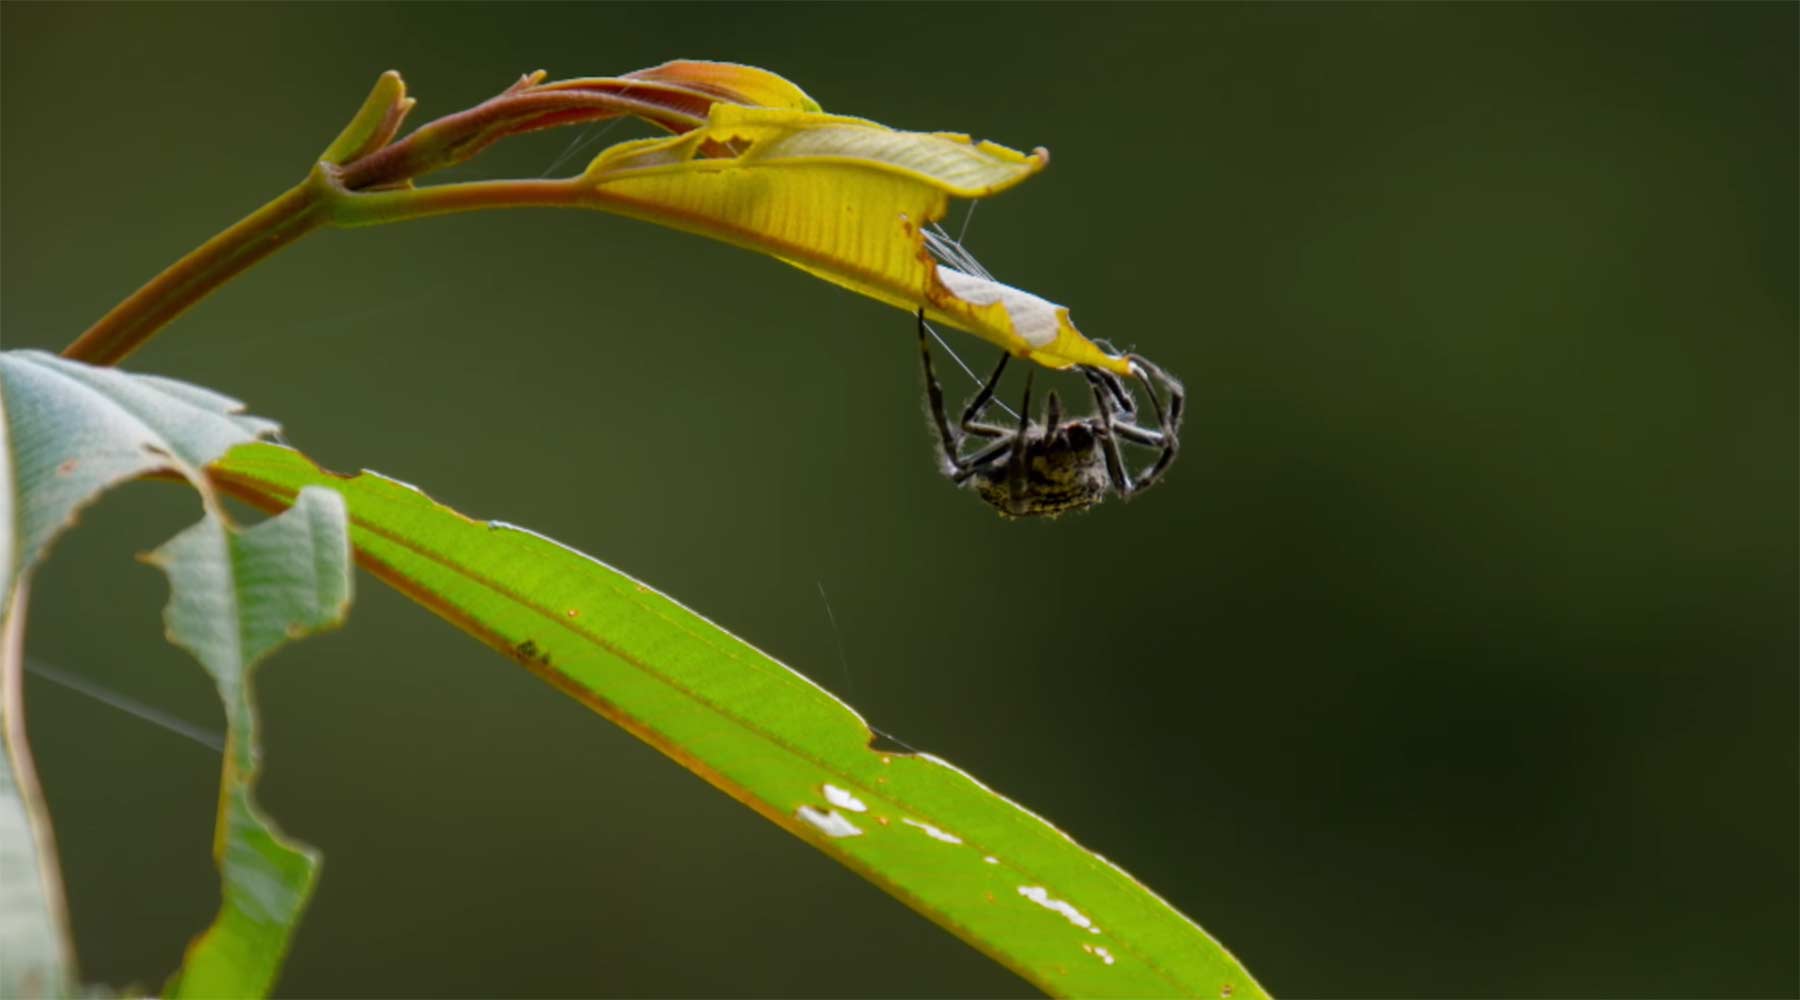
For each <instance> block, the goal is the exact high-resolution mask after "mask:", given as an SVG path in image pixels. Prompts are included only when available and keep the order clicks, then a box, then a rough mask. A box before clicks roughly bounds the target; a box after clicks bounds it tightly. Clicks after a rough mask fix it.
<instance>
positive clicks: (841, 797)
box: [823, 785, 869, 812]
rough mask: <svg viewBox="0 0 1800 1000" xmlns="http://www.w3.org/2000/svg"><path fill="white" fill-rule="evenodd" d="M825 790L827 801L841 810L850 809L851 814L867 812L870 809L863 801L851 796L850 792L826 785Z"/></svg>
mask: <svg viewBox="0 0 1800 1000" xmlns="http://www.w3.org/2000/svg"><path fill="white" fill-rule="evenodd" d="M823 790H824V792H825V801H827V802H829V803H831V804H832V805H834V806H837V807H838V808H839V809H848V810H850V811H851V812H867V811H868V809H869V807H868V806H866V805H863V802H862V800H861V799H859V798H857V797H856V796H854V795H851V794H850V793H849V792H846V791H844V790H843V789H842V788H839V787H838V786H836V785H826V786H825V787H824V789H823Z"/></svg>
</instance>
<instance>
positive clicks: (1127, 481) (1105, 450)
mask: <svg viewBox="0 0 1800 1000" xmlns="http://www.w3.org/2000/svg"><path fill="white" fill-rule="evenodd" d="M1088 383H1089V388H1091V389H1093V390H1094V406H1095V407H1096V408H1097V409H1098V410H1099V411H1100V417H1099V420H1100V426H1099V429H1098V430H1099V433H1098V434H1097V435H1096V436H1097V437H1098V438H1099V439H1100V454H1102V455H1104V456H1105V457H1106V477H1107V478H1108V479H1110V480H1112V486H1113V489H1114V490H1116V491H1118V494H1119V496H1120V497H1122V498H1124V499H1126V500H1129V499H1131V494H1132V493H1134V492H1136V487H1134V486H1133V485H1132V483H1131V473H1129V472H1126V471H1125V456H1124V455H1122V454H1120V452H1119V439H1118V438H1117V437H1115V436H1114V432H1115V431H1118V430H1121V429H1123V428H1125V427H1126V426H1129V425H1127V424H1120V423H1115V422H1114V420H1113V418H1114V416H1115V414H1114V413H1113V408H1112V401H1111V400H1109V399H1107V398H1106V393H1105V392H1102V391H1101V383H1100V382H1099V380H1097V379H1089V380H1088ZM1132 429H1133V430H1135V429H1136V428H1135V427H1133V428H1132Z"/></svg>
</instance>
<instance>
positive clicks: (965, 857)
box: [210, 444, 1262, 998]
mask: <svg viewBox="0 0 1800 1000" xmlns="http://www.w3.org/2000/svg"><path fill="white" fill-rule="evenodd" d="M210 471H211V473H212V475H213V479H214V482H215V483H216V484H217V485H218V486H219V487H220V488H221V489H222V490H224V491H226V492H228V493H231V494H232V495H235V496H238V497H240V498H243V499H245V500H247V501H249V502H251V503H254V504H258V505H260V506H263V507H265V508H269V509H279V508H281V507H284V506H286V505H288V504H289V503H291V502H292V501H293V498H294V497H295V496H296V495H298V494H299V492H300V491H301V490H302V489H305V488H307V487H311V486H328V487H330V488H332V489H335V490H337V491H338V492H339V493H341V494H342V495H343V497H344V499H345V501H346V502H347V504H348V506H349V510H350V520H351V539H352V542H353V543H354V544H355V546H356V550H357V556H358V560H359V561H360V562H361V564H362V565H363V566H364V567H365V568H367V569H369V570H370V571H371V572H373V573H375V575H377V576H378V577H380V578H381V579H383V580H384V581H386V582H387V583H389V584H391V585H392V586H394V587H396V588H397V589H399V590H401V591H402V592H403V593H405V594H407V595H408V596H410V597H412V598H413V599H414V600H416V601H418V602H419V603H421V604H423V605H425V606H426V607H427V608H429V609H430V610H431V611H433V612H434V613H436V614H438V615H440V616H442V617H443V618H445V619H447V620H449V621H450V622H452V623H453V624H455V625H457V626H458V627H460V628H462V629H464V630H465V631H467V632H469V633H470V634H472V635H474V636H475V637H477V638H479V639H481V640H482V641H483V642H486V643H487V644H489V645H490V646H493V647H494V648H495V649H498V650H500V651H502V652H504V653H505V654H507V655H508V656H510V657H512V658H513V659H514V660H516V661H518V662H519V663H520V664H522V665H523V666H525V667H526V668H528V669H530V670H531V671H533V672H534V673H536V674H538V675H539V676H541V677H543V678H544V679H545V680H547V681H549V682H550V683H551V684H553V685H555V686H556V687H557V688H559V689H560V690H562V691H563V692H564V693H566V694H568V695H570V696H571V697H573V698H576V699H577V700H579V701H581V702H582V703H584V704H586V705H588V706H589V707H591V708H592V709H594V710H595V711H596V712H599V713H600V714H602V715H604V716H606V717H607V718H609V719H611V720H613V721H614V722H616V723H618V724H619V725H622V726H624V727H625V728H626V729H628V730H630V731H631V732H632V733H633V734H635V735H637V736H638V737H639V738H640V739H643V740H645V741H646V742H648V743H650V744H651V745H652V746H655V747H656V748H657V749H659V750H661V751H663V752H664V753H665V754H668V755H669V756H670V757H672V758H674V759H675V760H676V761H677V762H679V763H680V764H682V765H683V766H684V767H687V768H688V769H690V770H692V771H694V772H695V773H696V774H698V775H700V776H701V777H702V778H704V779H706V780H707V781H709V782H711V783H712V784H713V785H715V786H717V787H718V788H719V789H720V790H722V791H724V792H725V793H726V794H728V795H730V796H732V797H733V798H735V799H737V800H738V801H740V802H742V803H744V804H745V805H747V806H749V807H750V808H752V809H754V810H756V811H757V812H758V813H760V814H762V815H763V816H764V817H766V818H767V819H769V820H770V821H772V822H774V823H776V824H777V825H779V826H781V827H783V828H784V829H786V830H788V831H789V832H791V833H793V834H794V835H795V836H798V837H800V838H802V839H804V840H806V841H807V842H809V843H811V844H813V845H814V846H816V847H817V848H818V849H820V850H821V851H824V852H825V853H826V854H828V855H830V856H831V857H833V858H834V859H836V860H837V861H839V862H840V863H842V864H844V865H847V866H849V867H850V868H851V869H853V870H855V871H856V872H858V873H860V874H862V875H863V876H864V877H866V878H868V879H869V880H870V881H872V882H874V883H875V884H876V885H878V886H880V887H881V888H883V889H885V890H886V891H888V892H889V893H892V894H893V895H894V896H896V897H897V898H899V899H900V900H901V901H903V902H905V903H906V904H907V905H909V906H911V907H913V908H914V909H915V910H918V911H919V912H920V913H922V914H924V915H925V916H927V917H929V918H930V919H932V920H934V921H936V922H937V923H939V924H941V925H942V926H944V927H945V928H946V929H948V930H950V931H951V932H952V933H954V934H956V935H958V936H959V937H961V938H963V939H964V940H966V941H968V942H969V943H970V944H972V945H974V946H975V947H976V948H979V949H981V950H982V951H983V952H986V953H987V954H988V955H990V956H992V957H993V958H994V959H995V960H997V961H999V962H1001V963H1003V964H1005V965H1006V966H1008V967H1009V968H1011V969H1013V970H1014V971H1016V972H1018V973H1019V974H1020V975H1022V976H1024V977H1025V978H1026V979H1028V980H1030V981H1031V982H1033V983H1035V984H1037V985H1038V986H1040V987H1041V988H1043V989H1045V990H1047V991H1049V992H1050V993H1053V994H1060V995H1071V996H1139V997H1142V996H1173V995H1183V996H1206V997H1219V996H1221V995H1229V996H1232V997H1238V998H1241V997H1252V996H1259V995H1262V990H1261V987H1260V986H1259V985H1258V984H1257V983H1256V981H1255V980H1254V979H1252V978H1251V977H1250V975H1249V973H1248V972H1247V971H1245V969H1244V968H1243V966H1241V965H1240V964H1239V963H1238V962H1237V960H1236V959H1235V958H1233V957H1232V956H1231V955H1230V953H1228V952H1227V951H1225V949H1224V948H1223V947H1221V946H1220V945H1219V944H1218V942H1216V941H1214V940H1213V939H1212V938H1211V937H1210V936H1208V935H1207V934H1206V933H1205V932H1204V931H1202V930H1201V929H1200V928H1199V927H1198V926H1196V925H1195V924H1194V923H1193V922H1192V921H1190V920H1189V919H1188V918H1186V917H1185V916H1183V915H1182V914H1180V913H1179V912H1177V911H1176V910H1175V909H1174V908H1172V907H1171V906H1169V905H1168V904H1167V903H1166V902H1164V901H1163V900H1162V899H1161V898H1159V897H1158V896H1156V895H1155V894H1154V893H1152V892H1151V891H1150V890H1148V889H1147V888H1145V887H1144V886H1143V885H1141V884H1139V883H1138V882H1137V881H1135V880H1134V879H1132V878H1131V876H1129V875H1127V874H1126V873H1125V872H1123V871H1122V870H1120V869H1119V868H1117V867H1116V866H1114V865H1112V864H1111V863H1110V862H1108V861H1106V860H1105V859H1104V858H1101V857H1099V856H1097V855H1095V854H1093V853H1091V852H1089V851H1087V850H1084V849H1083V848H1082V847H1080V846H1079V845H1078V844H1076V843H1075V842H1074V841H1072V840H1070V839H1069V838H1068V836H1067V835H1065V834H1063V833H1062V832H1061V831H1059V830H1057V829H1056V828H1055V827H1053V826H1051V825H1050V824H1049V823H1047V822H1045V821H1044V820H1042V819H1040V818H1039V817H1037V816H1035V815H1033V814H1031V813H1030V812H1027V811H1026V810H1025V809H1023V808H1021V807H1020V806H1018V805H1017V804H1015V803H1013V802H1011V801H1009V800H1007V799H1006V798H1004V797H1002V796H1001V795H999V794H997V793H996V792H994V791H992V790H990V789H988V788H986V787H985V786H983V785H981V784H980V783H979V782H977V781H976V780H975V779H973V778H972V777H970V776H969V775H967V774H965V773H963V772H962V771H959V770H957V769H956V768H955V767H952V766H951V765H950V764H948V763H945V762H944V761H941V760H938V759H936V758H934V757H930V756H927V755H923V754H917V755H914V754H896V753H888V752H881V751H876V750H873V749H871V748H870V746H869V743H870V740H871V734H870V731H869V728H868V726H867V725H866V724H865V723H864V722H863V720H862V719H861V718H860V717H859V716H857V714H856V713H855V712H854V711H852V710H851V709H850V708H849V707H848V706H846V705H845V704H843V703H842V702H840V701H838V700H837V699H836V698H834V697H832V696H831V695H830V694H828V693H827V692H825V691H824V690H822V689H820V688H819V687H817V686H815V685H814V684H812V683H811V682H810V681H808V680H807V679H806V678H804V677H802V676H800V675H799V674H797V673H795V672H793V671H792V670H790V669H788V668H787V667H785V666H783V665H781V664H780V663H777V662H776V661H774V660H773V659H770V658H769V657H768V656H766V655H764V654H763V653H761V652H759V651H758V650H756V649H755V648H753V647H751V646H750V645H748V644H746V643H744V642H743V641H742V640H739V639H738V638H737V637H735V636H733V635H731V634H730V633H728V632H726V631H725V630H723V629H721V628H719V627H718V626H717V625H714V624H713V623H711V622H709V621H707V620H706V619H704V618H702V617H700V616H699V615H697V614H695V613H693V612H692V611H689V610H688V609H687V608H684V607H682V606H681V605H680V604H677V603H676V602H675V601H673V600H670V599H669V598H668V597H665V596H664V595H662V594H659V593H657V592H656V591H655V590H652V589H651V588H650V587H648V586H646V585H644V584H642V583H639V582H637V581H635V580H633V579H631V578H630V577H628V576H625V575H624V574H622V573H620V572H618V571H616V570H614V569H612V568H611V567H608V566H606V565H604V564H603V563H600V562H599V561H597V560H595V559H593V558H591V557H589V556H586V555H583V554H582V553H580V552H576V551H574V550H572V549H569V548H565V547H564V546H562V545H559V544H558V543H556V542H553V541H551V540H549V539H547V538H543V537H541V536H539V535H536V534H533V533H531V532H529V531H526V530H524V529H521V528H516V527H512V526H510V525H506V524H500V523H496V522H488V523H482V522H478V521H473V520H470V519H468V518H466V517H464V516H462V515H461V514H458V513H456V512H455V511H453V510H450V509H448V508H446V507H443V506H440V505H438V504H437V503H434V502H433V501H432V500H431V499H430V498H429V497H427V496H425V495H424V494H422V493H420V492H419V491H418V490H416V489H414V488H412V487H409V486H407V485H405V484H402V483H398V482H395V481H393V480H390V479H386V478H383V477H381V476H379V475H376V474H373V473H363V474H362V475H359V476H357V477H355V478H344V477H338V476H334V475H331V474H329V473H325V472H321V471H320V470H319V469H318V468H317V467H316V466H314V465H313V464H312V463H311V462H310V461H309V460H307V459H306V458H305V457H304V456H302V455H300V454H299V453H297V452H294V451H292V450H289V449H285V448H279V447H274V446H269V445H261V444H257V445H250V446H246V447H242V448H238V449H235V450H233V451H232V452H231V453H230V454H229V455H227V456H226V457H225V458H224V459H222V460H221V461H219V462H217V463H215V464H214V465H213V466H212V468H211V470H210Z"/></svg>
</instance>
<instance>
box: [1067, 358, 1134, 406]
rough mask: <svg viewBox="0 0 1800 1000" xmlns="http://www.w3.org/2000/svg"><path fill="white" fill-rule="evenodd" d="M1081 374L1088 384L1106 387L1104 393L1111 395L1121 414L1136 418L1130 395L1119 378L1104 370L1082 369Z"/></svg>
mask: <svg viewBox="0 0 1800 1000" xmlns="http://www.w3.org/2000/svg"><path fill="white" fill-rule="evenodd" d="M1081 374H1083V375H1086V376H1087V380H1088V381H1089V382H1090V383H1094V384H1096V385H1104V386H1106V391H1107V392H1110V393H1112V398H1113V400H1114V401H1116V402H1117V403H1118V404H1119V411H1120V412H1121V413H1123V414H1125V415H1126V416H1127V417H1135V416H1137V406H1136V405H1135V404H1134V403H1132V401H1131V393H1129V392H1126V391H1125V383H1123V382H1121V381H1119V376H1117V375H1114V374H1113V373H1112V372H1109V371H1105V370H1104V369H1100V368H1088V367H1083V368H1082V369H1081Z"/></svg>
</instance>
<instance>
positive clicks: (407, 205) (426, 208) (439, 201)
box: [331, 177, 592, 229]
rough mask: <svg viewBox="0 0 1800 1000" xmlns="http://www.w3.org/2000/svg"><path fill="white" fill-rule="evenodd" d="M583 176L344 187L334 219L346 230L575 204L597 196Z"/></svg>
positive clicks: (335, 205) (333, 208) (335, 201)
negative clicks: (487, 211) (384, 188)
mask: <svg viewBox="0 0 1800 1000" xmlns="http://www.w3.org/2000/svg"><path fill="white" fill-rule="evenodd" d="M590 187H591V185H587V184H584V183H583V182H582V179H581V178H580V177H571V178H568V179H565V180H540V181H470V182H468V183H464V184H437V185H433V186H431V187H425V188H405V189H401V190H397V191H368V192H349V191H340V192H339V193H338V194H337V195H336V196H335V197H333V198H332V200H331V224H332V225H333V226H336V227H339V228H342V229H354V228H358V227H361V226H379V225H382V224H384V223H388V222H405V221H407V220H409V219H424V218H428V217H430V216H433V215H450V214H452V213H455V212H473V211H477V210H480V209H484V208H576V207H580V206H582V205H585V204H587V203H588V202H589V201H590V200H592V194H591V191H590V190H589V189H590Z"/></svg>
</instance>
